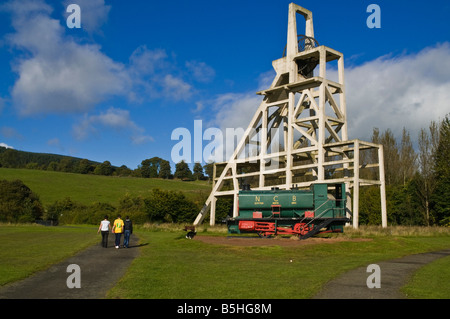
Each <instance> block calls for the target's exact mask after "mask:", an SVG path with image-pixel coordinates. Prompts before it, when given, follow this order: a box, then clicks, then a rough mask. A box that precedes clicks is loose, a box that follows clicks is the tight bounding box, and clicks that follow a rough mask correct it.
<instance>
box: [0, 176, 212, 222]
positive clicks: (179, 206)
mask: <svg viewBox="0 0 450 319" xmlns="http://www.w3.org/2000/svg"><path fill="white" fill-rule="evenodd" d="M203 200H204V199H203V198H198V199H190V198H187V197H186V196H185V195H184V194H183V193H182V192H176V191H167V190H161V189H153V190H152V191H151V192H150V193H149V195H146V196H144V197H143V196H132V195H130V194H125V195H124V196H123V197H122V198H120V199H119V203H118V205H116V206H114V205H112V204H110V203H102V202H94V203H92V204H89V205H86V204H82V203H78V202H76V201H74V200H72V199H71V198H70V197H66V198H64V199H61V200H57V201H55V202H54V203H52V204H50V205H47V206H45V207H44V205H43V204H42V203H41V201H40V200H39V196H38V194H36V193H34V192H33V191H32V190H31V189H30V188H29V187H28V186H27V185H25V184H24V183H23V182H22V181H20V180H13V181H8V180H0V222H8V223H28V222H35V221H39V220H41V221H52V222H54V223H53V224H54V225H55V224H58V223H61V224H94V225H95V224H98V223H99V222H100V221H101V220H102V219H103V218H104V216H105V215H108V216H109V217H110V218H114V217H115V216H116V215H117V214H119V213H120V214H121V215H123V216H130V218H131V219H132V220H133V221H134V222H135V223H136V224H143V223H146V222H168V223H172V222H174V223H182V222H186V223H191V222H192V221H193V220H194V218H195V216H196V215H197V213H198V212H199V211H200V208H201V205H203Z"/></svg>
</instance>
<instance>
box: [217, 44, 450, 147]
mask: <svg viewBox="0 0 450 319" xmlns="http://www.w3.org/2000/svg"><path fill="white" fill-rule="evenodd" d="M274 75H275V74H274V73H273V72H272V73H271V72H265V73H263V74H262V75H261V76H260V78H259V79H258V82H259V83H258V87H259V89H261V88H268V87H269V85H270V84H268V83H270V81H271V80H273V77H274ZM327 77H328V78H330V79H334V78H337V72H336V70H332V69H329V70H327ZM345 79H346V101H347V117H348V120H347V121H348V127H349V129H348V130H349V138H350V139H353V138H359V139H363V140H368V139H370V137H371V135H372V130H373V128H374V127H378V128H379V129H380V130H381V131H384V130H386V129H388V128H390V129H391V130H392V131H393V132H394V134H395V135H396V136H397V138H400V137H401V131H402V129H403V127H405V128H406V129H407V130H408V131H409V132H410V135H411V137H412V139H413V140H415V139H417V134H418V131H419V130H420V129H421V128H427V127H428V126H429V124H430V122H431V121H432V120H439V119H442V118H443V117H444V116H445V114H447V113H449V112H450V44H449V43H444V44H438V45H436V46H433V47H428V48H425V49H423V50H422V51H420V52H419V53H416V54H409V55H401V56H384V57H380V58H378V59H376V60H373V61H369V62H366V63H365V64H363V65H360V66H354V67H350V68H346V69H345ZM257 90H258V89H255V92H256V91H257ZM255 92H247V93H227V94H222V95H220V96H218V97H217V98H216V100H214V101H213V102H212V104H213V105H214V108H213V109H214V110H215V112H216V116H215V118H214V119H213V121H212V123H210V126H216V127H219V128H220V129H221V130H224V129H225V128H227V127H233V128H243V129H246V128H247V127H248V125H249V123H250V120H251V119H252V117H253V115H254V114H255V112H256V110H257V108H258V106H259V105H260V103H261V97H260V96H257V95H255Z"/></svg>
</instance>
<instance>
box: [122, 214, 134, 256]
mask: <svg viewBox="0 0 450 319" xmlns="http://www.w3.org/2000/svg"><path fill="white" fill-rule="evenodd" d="M123 229H124V238H123V247H124V248H129V247H128V245H129V244H130V235H131V234H132V233H133V223H132V222H131V219H130V217H129V216H127V217H126V218H125V222H124V226H123Z"/></svg>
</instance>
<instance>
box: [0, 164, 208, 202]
mask: <svg viewBox="0 0 450 319" xmlns="http://www.w3.org/2000/svg"><path fill="white" fill-rule="evenodd" d="M0 179H6V180H14V179H20V180H22V181H23V182H24V183H25V184H26V185H27V186H28V187H30V188H31V190H32V191H33V192H35V193H36V194H38V195H39V197H40V199H41V202H42V204H43V205H45V206H46V205H49V204H51V203H54V202H55V201H56V200H61V199H64V198H66V197H70V198H71V199H72V200H74V201H76V202H79V203H82V204H86V205H89V204H92V203H93V202H105V203H110V204H112V205H116V204H117V203H118V201H119V199H120V198H121V197H122V196H124V195H125V194H126V193H129V194H130V195H142V196H145V195H146V194H147V193H149V192H150V191H151V190H152V189H154V188H160V189H163V190H172V191H181V192H183V193H184V194H185V195H186V197H188V198H191V199H193V200H196V201H202V199H203V198H205V197H206V196H207V195H208V194H209V191H210V190H211V185H210V184H208V182H205V181H195V182H183V181H180V180H165V179H157V178H136V177H111V176H99V175H90V174H75V173H63V172H51V171H41V170H32V169H15V168H0Z"/></svg>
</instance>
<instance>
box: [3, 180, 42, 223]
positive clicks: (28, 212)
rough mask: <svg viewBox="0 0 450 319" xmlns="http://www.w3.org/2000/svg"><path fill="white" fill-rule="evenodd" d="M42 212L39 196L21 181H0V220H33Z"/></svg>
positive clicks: (20, 221) (11, 221)
mask: <svg viewBox="0 0 450 319" xmlns="http://www.w3.org/2000/svg"><path fill="white" fill-rule="evenodd" d="M43 212H44V209H43V207H42V204H41V202H40V201H39V197H38V196H37V195H36V194H35V193H33V192H32V191H31V189H30V188H29V187H28V186H26V185H25V184H24V183H23V182H22V181H20V180H14V181H7V180H2V181H0V221H2V222H10V223H17V222H19V223H25V222H26V223H28V222H34V221H35V220H36V219H39V218H41V217H42V215H43Z"/></svg>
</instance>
